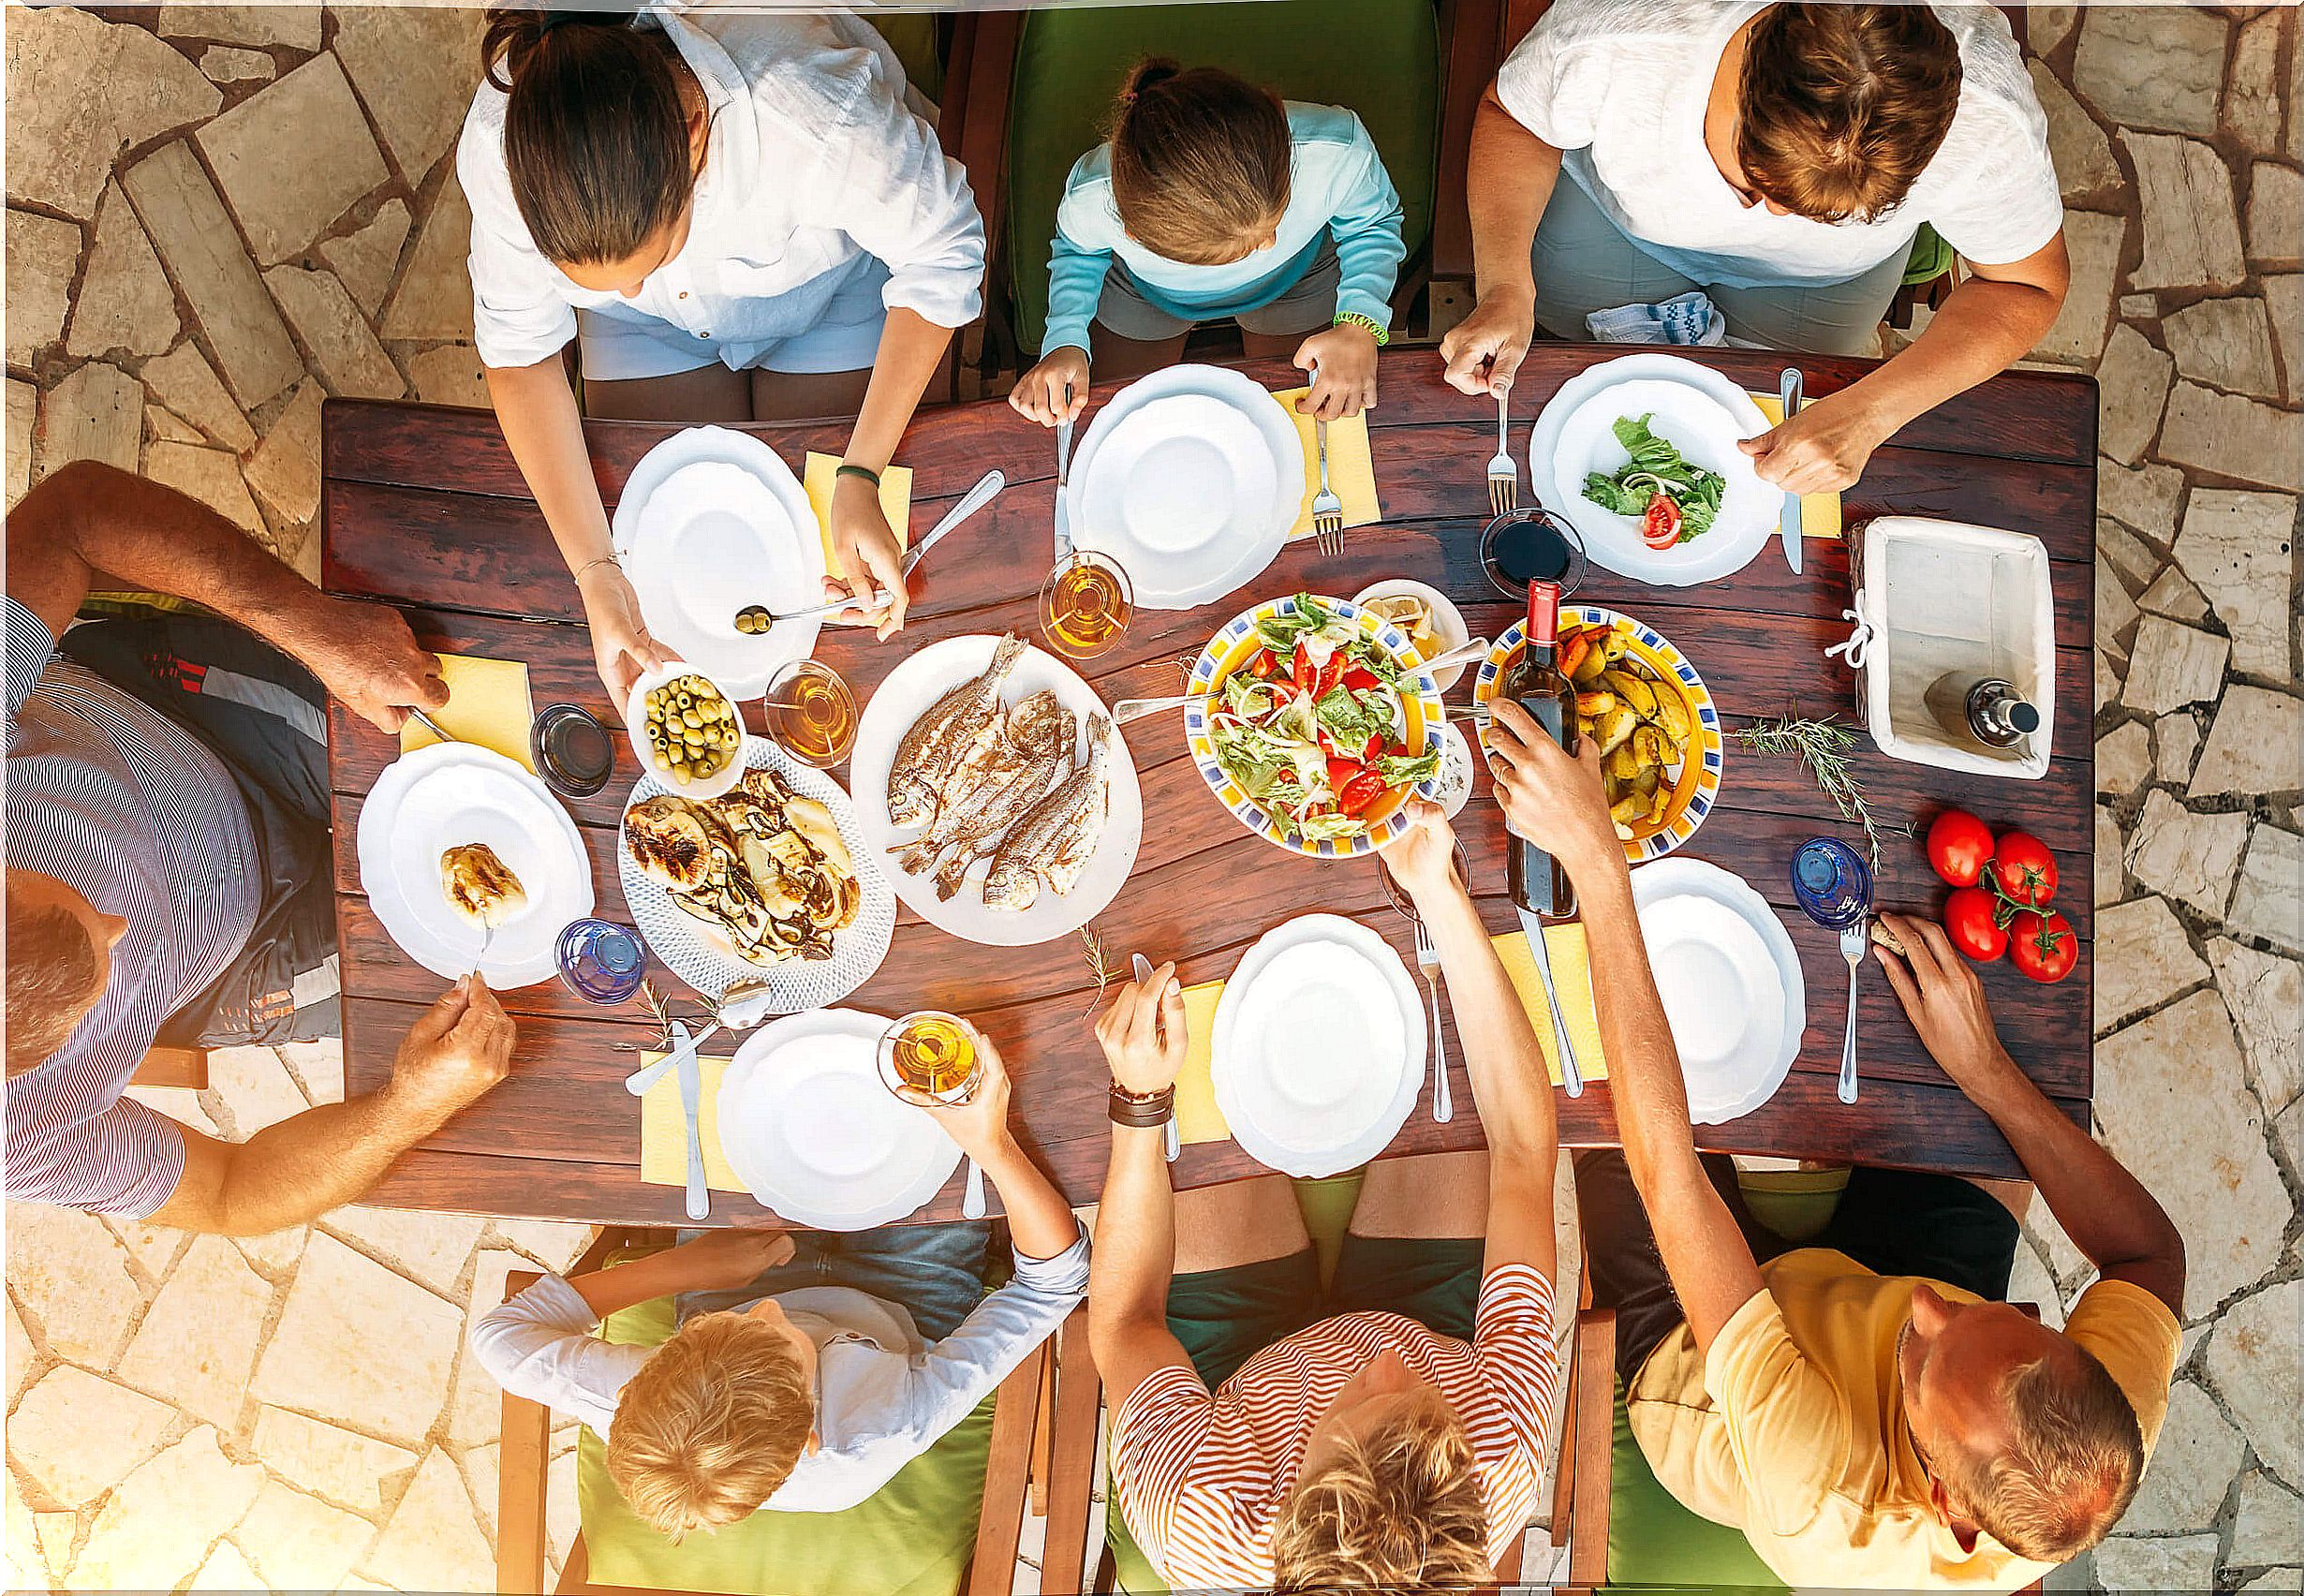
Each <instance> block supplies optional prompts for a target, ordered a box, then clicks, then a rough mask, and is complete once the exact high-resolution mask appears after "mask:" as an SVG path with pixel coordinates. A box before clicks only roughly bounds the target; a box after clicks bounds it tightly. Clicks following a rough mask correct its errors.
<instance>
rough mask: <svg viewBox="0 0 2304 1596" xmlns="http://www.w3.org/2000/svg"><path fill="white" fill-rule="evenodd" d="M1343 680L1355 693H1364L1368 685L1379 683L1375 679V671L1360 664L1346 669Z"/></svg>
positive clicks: (1379, 684)
mask: <svg viewBox="0 0 2304 1596" xmlns="http://www.w3.org/2000/svg"><path fill="white" fill-rule="evenodd" d="M1343 682H1344V685H1345V686H1346V687H1350V688H1351V690H1352V691H1354V692H1356V693H1365V692H1366V691H1367V690H1368V689H1369V688H1370V687H1378V686H1381V683H1380V682H1379V681H1378V680H1377V675H1376V672H1373V671H1370V670H1368V669H1367V668H1366V667H1365V666H1360V665H1354V666H1352V667H1351V668H1350V669H1348V670H1347V671H1346V672H1344V676H1343Z"/></svg>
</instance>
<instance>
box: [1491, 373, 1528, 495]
mask: <svg viewBox="0 0 2304 1596" xmlns="http://www.w3.org/2000/svg"><path fill="white" fill-rule="evenodd" d="M1511 410H1512V390H1511V389H1509V388H1507V389H1505V390H1504V392H1501V393H1499V394H1498V395H1497V396H1496V452H1495V453H1494V454H1491V455H1489V456H1488V513H1489V514H1491V515H1504V514H1507V513H1509V512H1510V511H1512V510H1516V509H1518V508H1519V505H1520V467H1519V466H1516V465H1514V463H1513V458H1512V413H1511Z"/></svg>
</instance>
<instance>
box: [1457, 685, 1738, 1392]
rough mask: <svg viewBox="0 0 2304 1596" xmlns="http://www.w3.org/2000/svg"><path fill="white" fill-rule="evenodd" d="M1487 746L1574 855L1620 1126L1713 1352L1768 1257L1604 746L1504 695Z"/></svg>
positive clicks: (1519, 821)
mask: <svg viewBox="0 0 2304 1596" xmlns="http://www.w3.org/2000/svg"><path fill="white" fill-rule="evenodd" d="M1499 730H1500V731H1501V732H1502V734H1501V735H1499ZM1489 746H1490V747H1491V749H1493V750H1495V751H1496V752H1497V753H1498V754H1499V755H1500V756H1501V757H1502V767H1503V768H1502V769H1501V771H1500V772H1499V774H1498V776H1497V793H1498V798H1499V802H1500V803H1501V804H1502V805H1503V807H1504V813H1505V815H1506V817H1507V818H1508V819H1509V820H1511V822H1512V827H1513V829H1514V831H1516V832H1518V833H1520V835H1523V836H1527V837H1529V838H1531V839H1532V840H1534V841H1535V842H1536V844H1537V845H1538V846H1539V847H1541V848H1543V849H1545V850H1547V851H1549V852H1550V853H1552V854H1553V856H1554V857H1556V858H1558V860H1559V861H1560V862H1561V863H1562V864H1565V865H1567V867H1568V873H1569V877H1570V879H1571V880H1573V882H1574V884H1575V889H1576V898H1577V902H1578V904H1579V905H1580V907H1581V909H1582V915H1583V921H1584V935H1585V938H1586V941H1587V942H1588V945H1589V952H1590V964H1591V968H1592V971H1593V981H1592V1000H1593V1004H1594V1007H1595V1008H1596V1009H1597V1010H1598V1012H1599V1018H1600V1042H1601V1049H1602V1052H1604V1053H1605V1054H1606V1055H1607V1057H1608V1086H1609V1090H1610V1091H1611V1092H1612V1093H1613V1095H1614V1097H1615V1100H1616V1125H1617V1135H1618V1136H1620V1137H1621V1138H1622V1139H1623V1142H1624V1159H1625V1161H1626V1163H1627V1164H1629V1165H1630V1166H1631V1170H1632V1184H1633V1186H1634V1187H1636V1188H1637V1189H1638V1190H1639V1192H1640V1200H1641V1203H1642V1204H1644V1205H1645V1206H1646V1207H1647V1214H1648V1225H1649V1228H1650V1229H1651V1230H1653V1231H1654V1233H1655V1234H1656V1242H1657V1250H1658V1252H1659V1253H1660V1254H1661V1255H1662V1258H1663V1262H1664V1273H1665V1274H1666V1275H1667V1276H1669V1277H1670V1278H1671V1280H1672V1289H1673V1291H1674V1292H1675V1293H1676V1294H1677V1295H1678V1297H1679V1299H1680V1306H1681V1308H1682V1310H1683V1311H1684V1312H1686V1314H1687V1315H1688V1327H1689V1329H1690V1330H1691V1332H1692V1333H1693V1334H1694V1336H1695V1337H1696V1347H1697V1350H1698V1351H1699V1352H1707V1351H1709V1350H1710V1348H1711V1345H1712V1338H1713V1337H1715V1336H1717V1335H1719V1334H1720V1332H1721V1327H1722V1326H1723V1325H1725V1324H1726V1323H1728V1321H1729V1320H1730V1319H1731V1318H1733V1317H1734V1316H1735V1311H1736V1309H1738V1308H1742V1307H1743V1306H1744V1305H1745V1304H1746V1303H1747V1302H1749V1301H1750V1300H1751V1298H1752V1297H1753V1296H1754V1295H1755V1294H1756V1293H1759V1292H1760V1291H1761V1290H1762V1289H1763V1288H1762V1283H1761V1279H1760V1267H1759V1264H1757V1263H1755V1262H1754V1260H1753V1258H1752V1250H1751V1248H1750V1245H1749V1244H1747V1243H1746V1241H1745V1239H1744V1233H1743V1232H1741V1231H1740V1230H1738V1229H1737V1228H1736V1222H1735V1218H1734V1217H1733V1216H1731V1215H1730V1213H1729V1212H1728V1205H1727V1204H1725V1203H1723V1202H1721V1196H1720V1193H1719V1192H1718V1191H1715V1190H1713V1189H1712V1182H1711V1179H1710V1177H1708V1176H1707V1175H1706V1174H1705V1172H1704V1166H1703V1164H1702V1163H1700V1162H1699V1161H1698V1160H1697V1158H1696V1134H1695V1130H1694V1129H1693V1128H1692V1127H1691V1124H1690V1122H1689V1117H1688V1086H1687V1083H1686V1082H1685V1081H1684V1080H1683V1079H1682V1077H1681V1074H1680V1056H1679V1052H1678V1050H1677V1049H1676V1047H1675V1046H1674V1045H1673V1041H1672V1028H1671V1027H1670V1026H1669V1025H1667V1024H1666V1023H1665V1020H1664V1005H1663V1000H1662V998H1661V997H1658V996H1657V992H1656V975H1655V972H1654V971H1653V970H1652V969H1651V968H1649V966H1648V950H1647V942H1646V941H1644V940H1643V939H1642V938H1641V935H1640V920H1639V914H1638V911H1637V909H1636V908H1635V906H1634V905H1633V902H1632V872H1631V869H1630V867H1629V866H1628V865H1627V864H1625V863H1624V849H1623V845H1622V844H1621V843H1619V842H1617V836H1616V828H1615V827H1614V826H1613V825H1611V824H1610V823H1609V820H1608V804H1607V796H1606V794H1605V793H1604V792H1603V791H1602V788H1601V782H1600V750H1599V747H1598V746H1597V745H1595V744H1593V743H1591V742H1590V741H1589V740H1587V741H1586V744H1585V749H1584V757H1583V758H1582V759H1581V760H1579V759H1574V758H1572V757H1570V756H1569V755H1568V754H1567V753H1565V752H1564V751H1562V749H1561V748H1560V746H1559V745H1558V744H1557V743H1555V742H1553V741H1552V739H1551V738H1550V737H1549V736H1548V735H1546V734H1545V733H1544V732H1543V731H1542V730H1541V729H1540V728H1538V727H1537V725H1536V723H1535V722H1534V721H1533V720H1531V719H1529V717H1528V715H1527V714H1526V713H1525V712H1524V711H1522V710H1521V709H1520V707H1519V706H1518V705H1517V704H1513V703H1499V707H1498V711H1497V720H1496V722H1495V723H1493V724H1492V725H1491V726H1490V729H1489Z"/></svg>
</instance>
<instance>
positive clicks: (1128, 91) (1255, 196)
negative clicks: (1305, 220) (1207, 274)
mask: <svg viewBox="0 0 2304 1596" xmlns="http://www.w3.org/2000/svg"><path fill="white" fill-rule="evenodd" d="M1294 155H1295V140H1294V136H1293V135H1292V133H1291V132H1290V131H1289V127H1288V111H1287V108H1286V107H1285V106H1284V105H1283V104H1282V103H1281V101H1280V96H1278V95H1276V94H1274V93H1273V92H1272V91H1271V90H1270V89H1265V88H1260V87H1258V86H1257V85H1256V84H1254V83H1250V82H1248V81H1245V80H1243V79H1240V78H1236V77H1234V76H1233V74H1231V73H1230V72H1227V71H1224V70H1223V69H1221V68H1220V67H1216V66H1193V67H1190V68H1185V67H1180V66H1177V65H1176V64H1175V63H1174V61H1169V60H1164V59H1160V58H1157V57H1156V58H1154V59H1151V60H1146V61H1142V62H1139V63H1137V65H1136V68H1135V70H1134V71H1132V72H1130V74H1129V77H1128V82H1127V83H1126V85H1125V86H1123V87H1122V88H1121V90H1120V97H1119V101H1118V103H1117V104H1116V105H1115V108H1114V111H1113V118H1112V199H1113V204H1114V205H1115V207H1116V208H1117V209H1118V211H1119V213H1120V224H1121V226H1123V227H1125V228H1126V229H1128V231H1129V236H1130V237H1131V238H1133V239H1135V241H1136V242H1137V243H1139V244H1143V245H1144V246H1145V248H1146V249H1149V250H1151V251H1152V252H1153V253H1154V254H1156V255H1162V256H1165V257H1167V258H1168V259H1171V260H1175V261H1180V262H1182V263H1183V264H1185V265H1187V266H1215V265H1223V264H1225V263H1227V262H1230V261H1233V260H1238V259H1242V258H1243V257H1245V256H1246V255H1248V252H1249V251H1250V250H1252V249H1254V248H1255V247H1256V246H1257V245H1258V244H1262V243H1263V241H1264V239H1265V238H1266V237H1267V236H1268V235H1269V234H1270V233H1271V232H1272V230H1273V229H1275V228H1277V227H1278V226H1279V221H1280V216H1281V214H1282V213H1284V212H1285V211H1287V209H1288V194H1289V179H1290V168H1291V167H1292V164H1293V161H1294Z"/></svg>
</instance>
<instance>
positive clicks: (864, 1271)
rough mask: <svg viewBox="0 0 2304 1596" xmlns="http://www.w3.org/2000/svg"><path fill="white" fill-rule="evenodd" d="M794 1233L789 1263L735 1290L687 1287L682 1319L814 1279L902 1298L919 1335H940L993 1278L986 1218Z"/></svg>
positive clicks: (952, 1327) (949, 1330)
mask: <svg viewBox="0 0 2304 1596" xmlns="http://www.w3.org/2000/svg"><path fill="white" fill-rule="evenodd" d="M791 1237H792V1248H793V1251H792V1258H791V1262H790V1263H789V1264H778V1265H777V1266H776V1267H775V1268H773V1269H771V1270H769V1271H768V1272H767V1273H766V1274H764V1275H762V1276H761V1278H759V1279H757V1280H754V1281H753V1282H752V1283H751V1284H750V1285H748V1286H742V1287H739V1288H738V1289H736V1290H735V1291H730V1292H683V1293H680V1295H679V1297H678V1298H677V1299H676V1304H675V1306H676V1308H677V1311H678V1313H679V1316H680V1319H681V1320H682V1322H684V1323H685V1322H686V1321H687V1320H688V1319H690V1318H693V1317H694V1316H695V1315H697V1314H699V1313H715V1312H718V1311H720V1310H722V1309H725V1308H742V1307H744V1306H746V1304H748V1303H755V1302H758V1301H759V1300H760V1299H761V1298H762V1297H765V1296H780V1295H782V1294H783V1293H786V1292H796V1291H800V1290H803V1289H804V1288H805V1287H808V1286H847V1287H849V1288H850V1289H851V1290H854V1291H860V1292H862V1293H864V1294H865V1295H866V1296H870V1297H878V1298H879V1300H880V1301H882V1302H890V1303H898V1304H901V1305H902V1306H903V1308H904V1309H905V1311H906V1312H908V1313H909V1314H910V1315H911V1316H912V1323H913V1324H914V1325H915V1326H917V1327H918V1329H919V1331H920V1336H921V1339H923V1340H924V1341H930V1342H934V1341H940V1340H942V1339H943V1338H944V1337H947V1336H949V1335H951V1334H952V1333H953V1331H954V1330H957V1329H958V1328H959V1327H960V1322H961V1321H962V1320H964V1319H966V1318H967V1316H968V1315H969V1314H970V1313H971V1312H973V1311H975V1308H976V1305H977V1304H978V1303H980V1302H982V1300H983V1296H984V1289H985V1287H986V1286H987V1285H989V1284H990V1283H991V1282H990V1280H989V1278H988V1271H989V1268H990V1259H991V1246H992V1225H991V1223H990V1221H988V1220H983V1219H978V1220H974V1221H969V1220H962V1221H961V1222H959V1223H957V1224H949V1225H886V1226H883V1227H882V1228H880V1229H879V1230H866V1231H844V1232H842V1231H793V1232H792V1233H791ZM683 1239H685V1234H684V1237H683Z"/></svg>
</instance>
